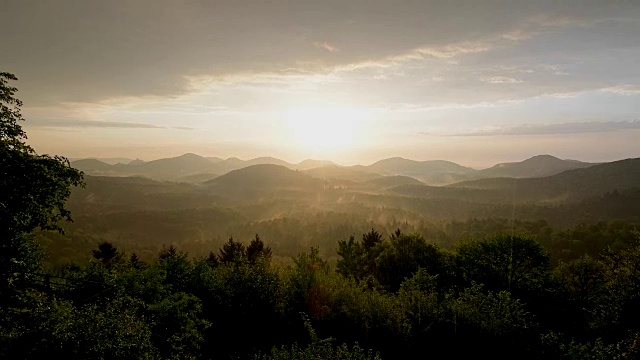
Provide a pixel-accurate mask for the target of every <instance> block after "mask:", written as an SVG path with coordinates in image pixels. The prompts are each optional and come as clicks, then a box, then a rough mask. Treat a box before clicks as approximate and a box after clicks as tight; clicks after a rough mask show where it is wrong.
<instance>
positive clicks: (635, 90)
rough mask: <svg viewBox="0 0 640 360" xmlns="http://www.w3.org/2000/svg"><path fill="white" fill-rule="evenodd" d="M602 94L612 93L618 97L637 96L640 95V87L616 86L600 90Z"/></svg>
mask: <svg viewBox="0 0 640 360" xmlns="http://www.w3.org/2000/svg"><path fill="white" fill-rule="evenodd" d="M601 91H603V92H608V93H614V94H619V95H638V94H640V85H631V84H626V85H617V86H610V87H607V88H604V89H602V90H601Z"/></svg>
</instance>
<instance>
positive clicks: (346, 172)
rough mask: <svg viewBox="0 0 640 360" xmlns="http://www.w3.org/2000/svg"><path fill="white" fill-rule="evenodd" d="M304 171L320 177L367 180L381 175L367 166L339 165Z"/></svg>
mask: <svg viewBox="0 0 640 360" xmlns="http://www.w3.org/2000/svg"><path fill="white" fill-rule="evenodd" d="M304 172H305V173H307V174H309V175H311V176H313V177H316V178H318V179H334V180H350V181H367V180H371V179H376V178H379V177H381V175H380V174H376V173H373V172H370V171H367V170H366V168H365V167H361V168H356V167H351V166H350V167H344V166H338V165H329V166H322V167H317V168H313V169H309V170H304Z"/></svg>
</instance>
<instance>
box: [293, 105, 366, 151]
mask: <svg viewBox="0 0 640 360" xmlns="http://www.w3.org/2000/svg"><path fill="white" fill-rule="evenodd" d="M286 118H287V122H288V125H289V129H291V131H292V133H293V137H294V139H295V141H296V143H297V144H298V145H300V146H304V147H306V148H310V149H314V150H340V149H345V148H348V147H350V146H352V145H353V144H354V142H355V140H356V135H357V133H356V132H357V130H358V129H357V127H358V126H359V124H360V122H361V121H362V119H363V118H364V112H363V111H361V110H358V109H351V108H331V109H326V108H303V109H294V110H290V111H288V112H287V113H286Z"/></svg>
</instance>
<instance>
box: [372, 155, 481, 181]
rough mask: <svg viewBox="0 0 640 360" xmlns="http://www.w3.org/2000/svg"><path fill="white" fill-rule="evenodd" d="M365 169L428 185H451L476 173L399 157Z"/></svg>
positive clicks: (441, 162) (449, 164)
mask: <svg viewBox="0 0 640 360" xmlns="http://www.w3.org/2000/svg"><path fill="white" fill-rule="evenodd" d="M367 168H368V169H369V170H370V171H373V172H377V173H380V174H383V175H404V176H410V177H413V178H416V179H418V180H421V181H423V182H425V183H427V184H430V185H444V184H451V183H453V182H456V181H460V180H461V179H465V178H466V177H465V176H466V175H468V174H471V173H474V172H475V171H476V170H474V169H471V168H468V167H464V166H462V165H458V164H456V163H454V162H451V161H444V160H430V161H415V160H409V159H404V158H400V157H395V158H390V159H385V160H380V161H378V162H376V163H374V164H372V165H369V166H368V167H367Z"/></svg>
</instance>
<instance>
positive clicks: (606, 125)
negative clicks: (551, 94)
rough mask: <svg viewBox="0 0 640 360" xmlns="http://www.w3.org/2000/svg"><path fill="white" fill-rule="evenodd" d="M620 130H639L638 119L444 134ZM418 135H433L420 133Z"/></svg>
mask: <svg viewBox="0 0 640 360" xmlns="http://www.w3.org/2000/svg"><path fill="white" fill-rule="evenodd" d="M622 130H640V120H633V121H602V122H573V123H557V124H531V125H530V124H523V125H516V126H509V127H496V128H492V129H478V130H473V131H469V132H462V133H455V134H448V135H446V136H499V135H556V134H582V133H600V132H612V131H622ZM420 135H435V134H433V133H426V132H423V133H420Z"/></svg>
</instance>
